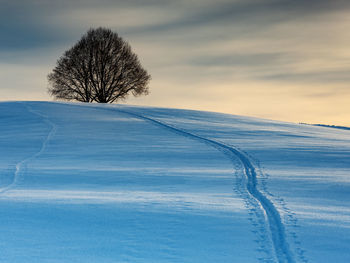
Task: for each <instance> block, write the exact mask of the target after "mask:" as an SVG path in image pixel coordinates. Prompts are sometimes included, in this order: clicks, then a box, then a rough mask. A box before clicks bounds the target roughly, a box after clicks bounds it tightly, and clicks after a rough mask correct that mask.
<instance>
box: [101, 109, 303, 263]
mask: <svg viewBox="0 0 350 263" xmlns="http://www.w3.org/2000/svg"><path fill="white" fill-rule="evenodd" d="M104 109H106V108H104ZM106 110H112V111H113V110H114V111H118V112H121V113H124V114H128V115H131V116H134V117H136V118H139V119H144V120H146V121H149V122H151V123H153V124H156V125H158V126H161V127H163V128H166V129H168V130H171V131H173V132H175V133H177V134H180V135H183V136H185V137H188V138H192V139H195V140H197V141H201V142H204V143H206V144H208V145H211V146H212V147H214V148H216V149H218V150H220V151H222V152H224V153H225V154H226V155H227V156H228V157H229V159H230V160H231V162H233V163H235V159H236V158H238V159H239V161H240V162H241V165H242V166H243V171H244V174H245V176H246V181H245V188H246V191H247V192H248V194H249V195H250V196H251V197H252V198H253V199H255V200H256V202H257V203H258V206H259V207H260V208H261V209H262V210H263V212H264V214H265V220H266V221H267V224H268V226H269V232H270V238H271V240H272V244H273V249H274V254H275V257H276V260H277V261H278V262H280V263H282V262H287V263H294V262H296V260H295V258H294V255H293V253H292V251H291V250H290V248H289V244H288V242H287V240H286V234H285V229H284V224H283V222H282V220H281V216H280V214H279V212H278V211H277V209H276V208H275V206H274V204H273V203H272V202H271V200H269V199H268V198H267V197H266V196H265V195H264V194H263V193H261V192H260V191H259V190H258V188H257V184H258V183H257V172H256V168H255V167H254V165H253V164H252V163H253V162H252V161H251V160H250V158H249V156H248V155H247V154H245V153H244V152H243V151H241V150H239V149H238V148H235V147H232V146H228V145H226V144H224V143H221V142H218V141H215V140H211V139H207V138H204V137H201V136H198V135H196V134H193V133H190V132H187V131H185V130H182V129H179V128H176V127H173V126H171V125H168V124H166V123H163V122H161V121H158V120H156V119H152V118H149V117H146V116H143V115H140V114H136V113H133V112H129V111H125V110H121V109H106ZM235 157H236V158H235Z"/></svg>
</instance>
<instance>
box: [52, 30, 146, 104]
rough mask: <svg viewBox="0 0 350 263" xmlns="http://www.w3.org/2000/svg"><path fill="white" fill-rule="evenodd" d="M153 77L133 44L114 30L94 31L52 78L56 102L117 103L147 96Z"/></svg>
mask: <svg viewBox="0 0 350 263" xmlns="http://www.w3.org/2000/svg"><path fill="white" fill-rule="evenodd" d="M150 79H151V76H150V75H149V74H148V73H147V71H146V70H145V69H144V68H143V67H142V66H141V64H140V61H139V59H138V57H137V55H136V54H135V53H133V51H132V50H131V47H130V45H129V44H128V43H127V42H126V41H124V40H123V39H122V38H121V37H120V36H118V34H117V33H115V32H112V31H111V30H110V29H106V28H101V27H100V28H97V29H90V30H88V32H87V33H86V34H84V35H83V36H82V38H81V39H80V40H79V41H78V42H77V43H76V44H75V45H74V46H73V47H72V48H70V49H69V50H67V51H66V52H64V54H63V55H62V57H60V58H59V59H58V61H57V64H56V67H55V68H54V69H53V71H52V72H51V73H50V74H49V75H48V81H49V84H50V87H49V89H48V91H49V93H50V95H52V96H53V97H54V98H55V99H63V100H76V101H81V102H93V101H95V102H99V103H113V102H116V101H118V100H121V99H125V98H126V97H127V96H128V95H129V94H130V93H131V94H133V95H134V96H139V95H147V94H148V89H149V88H148V84H149V81H150Z"/></svg>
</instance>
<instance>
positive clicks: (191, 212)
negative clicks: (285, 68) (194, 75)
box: [0, 102, 350, 263]
mask: <svg viewBox="0 0 350 263" xmlns="http://www.w3.org/2000/svg"><path fill="white" fill-rule="evenodd" d="M0 127H1V129H0V156H1V158H0V187H1V189H0V211H1V215H0V218H1V224H0V247H1V253H0V262H10V263H14V262H16V263H17V262H21V263H23V262H84V263H88V262H181V263H185V262H189V263H190V262H191V263H192V262H200V263H203V262H220V263H224V262H317V263H319V262H350V252H349V251H350V131H349V130H340V129H333V128H327V127H316V126H307V125H301V124H292V123H284V122H277V121H270V120H261V119H256V118H248V117H241V116H234V115H227V114H219V113H210V112H199V111H189V110H177V109H162V108H150V107H131V106H123V105H96V104H89V105H86V104H78V103H53V102H2V103H0Z"/></svg>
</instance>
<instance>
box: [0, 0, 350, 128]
mask: <svg viewBox="0 0 350 263" xmlns="http://www.w3.org/2000/svg"><path fill="white" fill-rule="evenodd" d="M0 3H1V9H0V30H1V41H0V64H1V68H2V69H4V71H3V72H2V74H1V79H2V82H1V84H0V98H1V99H8V98H9V96H8V95H7V94H6V90H7V89H8V85H10V83H9V82H8V81H6V79H9V78H11V77H10V76H15V75H18V74H19V72H23V74H22V80H21V81H22V82H23V83H28V84H27V85H26V87H24V85H23V84H18V83H17V84H16V85H17V86H16V89H17V90H18V92H17V95H18V94H21V96H20V97H13V99H17V98H26V97H27V98H28V99H38V98H39V97H38V93H33V92H32V90H40V89H41V90H42V93H43V95H41V96H40V98H44V99H48V97H47V95H46V94H45V92H46V77H45V76H44V75H46V74H44V71H46V72H47V73H48V72H49V71H50V70H51V68H52V67H53V65H54V63H55V60H56V59H57V58H58V56H59V55H60V54H62V52H63V51H64V50H66V49H67V48H69V47H70V46H71V45H72V44H73V43H75V42H76V41H77V40H78V39H79V38H80V36H81V35H82V34H83V33H84V32H85V31H86V30H87V29H88V28H89V27H97V26H106V27H110V28H112V29H113V30H115V31H117V32H118V33H119V34H120V35H121V36H122V37H124V38H125V39H127V40H128V41H129V42H130V43H131V46H132V47H133V49H134V50H135V52H136V53H137V54H138V55H139V57H140V59H141V61H142V64H144V66H145V68H146V69H148V71H149V72H150V73H151V74H152V76H153V80H152V83H151V84H152V87H151V95H149V96H148V97H144V98H138V99H137V100H135V99H131V102H132V103H137V104H152V105H159V106H175V107H185V108H188V107H191V108H196V109H207V110H216V111H225V112H231V113H239V114H250V115H257V116H262V117H271V118H281V119H285V120H293V121H305V122H314V121H315V122H316V121H317V122H328V123H335V124H343V125H344V124H348V123H347V122H346V119H350V109H347V107H345V106H344V105H343V104H341V105H340V103H343V101H346V98H347V100H349V99H350V91H349V88H348V83H349V74H348V72H349V71H350V48H349V45H348V43H349V40H350V32H349V31H348V30H347V29H348V28H349V26H350V20H348V19H347V17H348V16H349V13H350V2H349V1H345V0H333V1H329V0H309V1H303V0H236V1H233V0H218V1H209V0H190V1H188V0H187V1H185V0H177V1H160V0H151V1H141V0H132V1H112V0H101V1H95V0H88V1H80V0H72V1H68V0H63V1H56V2H55V1H54V2H52V1H44V0H32V1H16V0H14V1H1V0H0ZM26 67H28V68H26ZM30 67H34V68H36V69H39V68H40V70H34V69H33V68H32V69H29V68H30ZM29 71H31V73H28V72H29ZM4 72H6V73H4ZM39 79H40V81H39ZM262 93H263V94H264V95H263V96H262ZM33 94H35V96H34V95H33ZM340 96H341V97H340ZM262 97H263V98H264V100H265V101H261V98H262ZM276 101H283V103H276ZM265 103H267V104H268V106H266V105H265ZM308 104H312V105H314V106H313V107H311V108H310V107H309V108H307V109H304V110H305V112H306V113H303V112H302V111H300V107H305V105H308ZM273 105H275V106H273ZM316 105H323V106H316ZM330 105H335V106H330ZM344 111H345V112H344ZM276 112H278V114H277V113H276ZM291 112H294V113H293V114H291ZM296 112H298V114H299V115H296ZM319 116H330V117H329V118H328V117H327V118H324V119H320V117H319ZM337 116H342V117H341V118H342V119H340V117H337ZM344 116H347V117H345V119H344Z"/></svg>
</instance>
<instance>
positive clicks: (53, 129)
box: [0, 104, 57, 194]
mask: <svg viewBox="0 0 350 263" xmlns="http://www.w3.org/2000/svg"><path fill="white" fill-rule="evenodd" d="M24 106H25V107H26V108H27V110H28V111H29V112H30V113H32V114H35V115H37V116H39V117H41V118H42V119H43V121H44V122H45V123H47V124H48V125H49V126H51V130H50V132H49V133H48V134H47V136H46V138H45V140H44V141H43V143H42V145H41V148H40V150H39V151H38V152H36V153H35V154H33V155H31V156H29V157H27V158H26V159H23V160H22V161H20V162H19V163H17V164H16V170H15V172H14V175H13V179H12V182H11V183H10V184H9V185H7V186H6V187H3V188H1V189H0V194H2V193H5V192H7V191H8V190H10V189H11V188H13V187H15V186H16V185H17V184H18V181H19V180H20V175H21V172H22V170H23V167H25V165H26V164H27V163H29V162H30V161H31V160H34V159H35V158H37V157H38V156H40V155H41V154H42V153H43V152H44V151H45V149H46V147H47V144H48V142H49V141H50V139H51V138H52V136H53V135H54V134H55V133H56V130H57V126H56V125H55V124H54V123H53V122H51V121H50V120H49V119H48V117H47V116H46V115H43V114H41V113H39V112H36V111H34V110H33V109H32V108H30V106H28V105H26V104H24Z"/></svg>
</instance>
